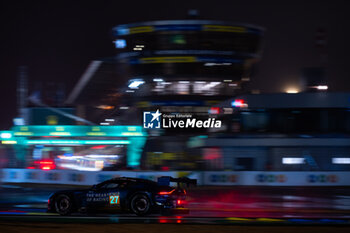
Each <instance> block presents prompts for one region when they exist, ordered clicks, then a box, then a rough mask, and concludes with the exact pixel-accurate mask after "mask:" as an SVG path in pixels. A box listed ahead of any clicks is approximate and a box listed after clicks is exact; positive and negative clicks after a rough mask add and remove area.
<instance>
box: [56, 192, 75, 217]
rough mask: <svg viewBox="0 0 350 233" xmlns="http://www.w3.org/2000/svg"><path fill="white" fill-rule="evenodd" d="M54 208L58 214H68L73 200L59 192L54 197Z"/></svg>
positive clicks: (71, 208) (71, 209)
mask: <svg viewBox="0 0 350 233" xmlns="http://www.w3.org/2000/svg"><path fill="white" fill-rule="evenodd" d="M55 208H56V212H57V213H59V214H60V215H69V214H71V213H72V212H73V202H72V199H71V198H70V197H69V196H67V195H65V194H61V195H59V196H58V197H57V198H55Z"/></svg>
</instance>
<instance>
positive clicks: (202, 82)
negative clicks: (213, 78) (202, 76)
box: [194, 81, 205, 84]
mask: <svg viewBox="0 0 350 233" xmlns="http://www.w3.org/2000/svg"><path fill="white" fill-rule="evenodd" d="M194 83H198V84H204V83H205V82H204V81H195V82H194Z"/></svg>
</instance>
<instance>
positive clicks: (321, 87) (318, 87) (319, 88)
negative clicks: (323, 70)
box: [316, 85, 328, 90]
mask: <svg viewBox="0 0 350 233" xmlns="http://www.w3.org/2000/svg"><path fill="white" fill-rule="evenodd" d="M316 88H317V90H328V86H326V85H319V86H317V87H316Z"/></svg>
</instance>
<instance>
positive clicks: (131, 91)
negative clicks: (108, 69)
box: [125, 90, 135, 93]
mask: <svg viewBox="0 0 350 233" xmlns="http://www.w3.org/2000/svg"><path fill="white" fill-rule="evenodd" d="M125 92H130V93H133V92H135V91H134V90H126V91H125Z"/></svg>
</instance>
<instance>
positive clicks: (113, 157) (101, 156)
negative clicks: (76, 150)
mask: <svg viewBox="0 0 350 233" xmlns="http://www.w3.org/2000/svg"><path fill="white" fill-rule="evenodd" d="M86 157H88V158H97V159H101V158H112V159H117V158H118V157H119V156H118V155H86Z"/></svg>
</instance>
